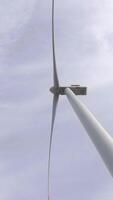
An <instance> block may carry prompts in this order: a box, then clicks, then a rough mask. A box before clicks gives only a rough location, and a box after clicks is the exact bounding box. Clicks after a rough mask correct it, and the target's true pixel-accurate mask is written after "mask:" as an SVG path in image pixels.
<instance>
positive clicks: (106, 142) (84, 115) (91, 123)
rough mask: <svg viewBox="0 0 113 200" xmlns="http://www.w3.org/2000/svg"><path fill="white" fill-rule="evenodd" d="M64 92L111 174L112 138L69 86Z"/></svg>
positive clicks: (112, 173) (112, 171) (112, 158)
mask: <svg viewBox="0 0 113 200" xmlns="http://www.w3.org/2000/svg"><path fill="white" fill-rule="evenodd" d="M65 94H66V96H67V98H68V100H69V102H70V104H71V105H72V107H73V109H74V111H75V113H76V114H77V116H78V118H79V120H80V121H81V123H82V124H83V126H84V128H85V129H86V131H87V133H88V135H89V137H90V138H91V140H92V142H93V143H94V145H95V146H96V149H97V150H98V152H99V154H100V156H101V158H102V159H103V161H104V163H105V165H106V166H107V168H108V170H109V172H110V173H111V175H112V176H113V138H112V137H111V136H110V135H109V133H108V132H107V131H106V130H105V129H104V128H103V127H102V125H101V124H100V123H99V122H98V121H97V119H96V118H95V117H94V115H93V114H92V113H91V112H90V111H89V110H88V108H87V107H86V106H85V105H84V104H83V103H82V102H81V101H80V100H79V99H78V98H77V96H75V94H74V93H73V92H72V91H71V90H70V89H69V88H66V89H65Z"/></svg>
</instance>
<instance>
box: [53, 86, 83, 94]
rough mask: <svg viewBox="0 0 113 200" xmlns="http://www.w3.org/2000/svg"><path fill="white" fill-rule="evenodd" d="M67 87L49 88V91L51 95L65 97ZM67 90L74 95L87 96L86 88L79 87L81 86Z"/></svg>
mask: <svg viewBox="0 0 113 200" xmlns="http://www.w3.org/2000/svg"><path fill="white" fill-rule="evenodd" d="M66 88H67V87H66V86H65V87H51V88H50V91H51V92H52V93H53V94H57V95H65V89H66ZM68 88H70V90H72V91H73V92H74V93H75V94H76V95H86V94H87V88H86V87H81V86H76V85H73V86H69V87H68Z"/></svg>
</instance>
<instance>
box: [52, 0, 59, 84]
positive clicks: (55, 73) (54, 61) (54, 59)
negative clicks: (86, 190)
mask: <svg viewBox="0 0 113 200" xmlns="http://www.w3.org/2000/svg"><path fill="white" fill-rule="evenodd" d="M52 50H53V81H54V86H55V87H59V80H58V74H57V67H56V57H55V34H54V0H52Z"/></svg>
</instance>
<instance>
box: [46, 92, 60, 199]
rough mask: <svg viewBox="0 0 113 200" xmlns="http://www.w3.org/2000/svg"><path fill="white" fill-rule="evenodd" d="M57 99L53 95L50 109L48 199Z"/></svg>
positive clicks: (56, 96)
mask: <svg viewBox="0 0 113 200" xmlns="http://www.w3.org/2000/svg"><path fill="white" fill-rule="evenodd" d="M58 99H59V95H54V97H53V108H52V121H51V135H50V143H49V159H48V199H49V193H50V163H51V147H52V138H53V128H54V122H55V116H56V109H57V104H58Z"/></svg>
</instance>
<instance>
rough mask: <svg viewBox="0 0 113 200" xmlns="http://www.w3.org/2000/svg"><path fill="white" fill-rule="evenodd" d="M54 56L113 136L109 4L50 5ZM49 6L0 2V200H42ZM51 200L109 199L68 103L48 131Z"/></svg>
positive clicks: (103, 0)
mask: <svg viewBox="0 0 113 200" xmlns="http://www.w3.org/2000/svg"><path fill="white" fill-rule="evenodd" d="M55 20H56V25H55V35H56V52H57V65H58V66H57V67H58V73H59V78H60V80H61V83H63V84H67V85H68V84H82V85H87V86H88V95H87V97H81V99H82V100H83V101H84V102H85V104H86V105H87V106H88V108H89V109H90V110H91V111H92V112H93V113H94V114H95V116H96V117H97V119H99V121H100V122H101V123H102V125H104V127H105V128H106V129H107V130H108V131H109V132H110V134H111V135H112V136H113V123H112V119H113V109H112V108H113V100H112V99H113V26H112V21H113V0H100V1H97V0H95V1H93V2H92V1H91V0H86V1H85V2H83V1H82V0H75V1H74V0H67V1H66V2H65V1H64V0H62V1H60V0H57V1H56V19H55ZM51 85H52V49H51V1H49V0H47V1H42V0H12V1H11V2H10V1H8V0H0V122H1V123H0V200H15V199H16V200H20V199H21V200H31V199H33V200H37V199H38V200H45V199H47V160H48V145H49V135H50V122H51V104H52V95H51V94H50V93H49V87H50V86H51ZM53 143H54V147H53V151H52V172H51V175H52V177H51V183H52V184H51V196H52V199H54V200H57V199H59V200H64V199H65V200H70V199H71V200H75V199H78V200H88V199H90V200H101V199H102V200H112V197H113V190H112V185H113V179H112V178H111V176H110V175H109V173H108V171H107V170H106V168H105V166H104V164H103V162H102V161H101V159H100V157H99V155H98V153H97V152H96V150H95V147H94V146H93V144H92V143H91V141H90V140H89V138H88V136H87V134H86V132H85V130H84V129H83V127H82V126H81V124H80V122H79V121H78V119H77V117H76V116H75V114H74V112H73V111H72V108H71V107H70V105H69V103H68V101H67V99H66V97H61V99H60V102H59V107H58V112H57V118H56V123H55V130H54V139H53Z"/></svg>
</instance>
